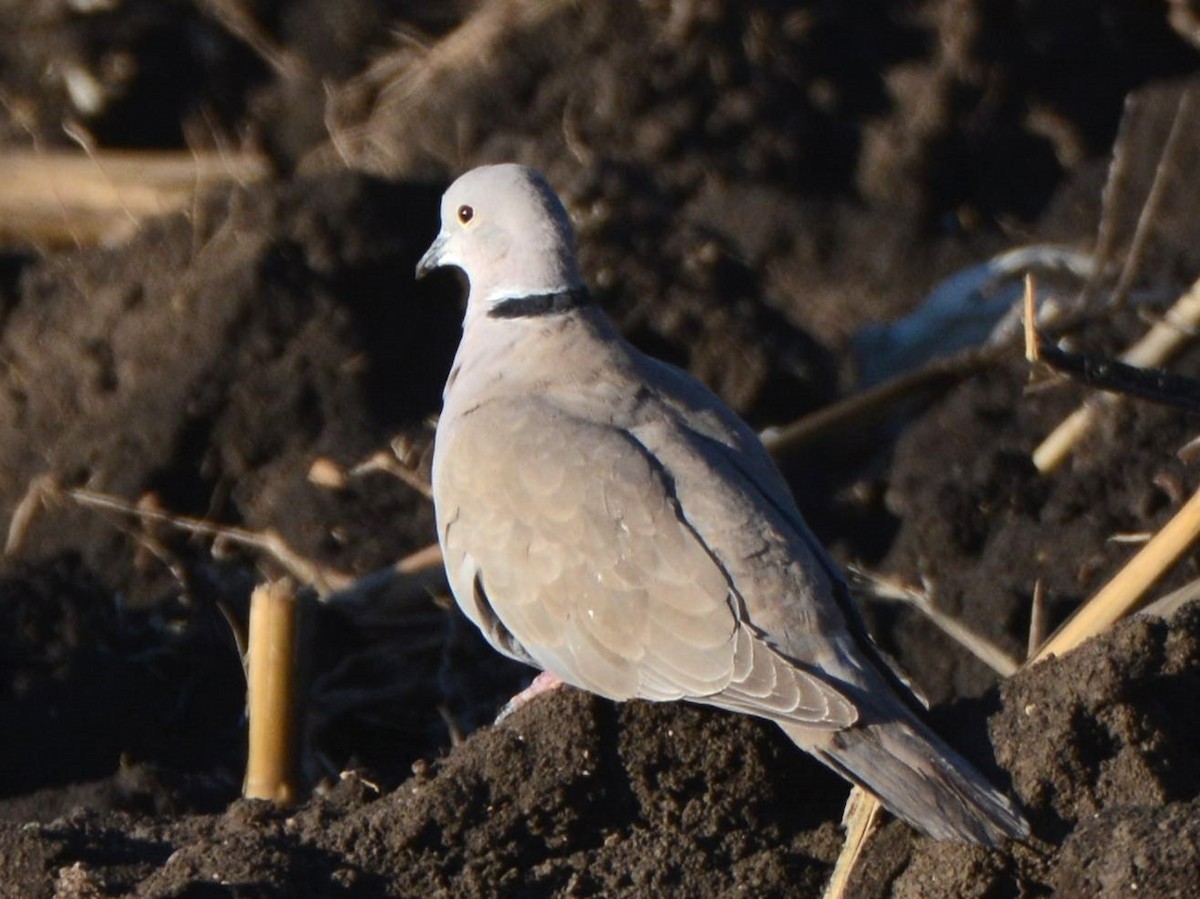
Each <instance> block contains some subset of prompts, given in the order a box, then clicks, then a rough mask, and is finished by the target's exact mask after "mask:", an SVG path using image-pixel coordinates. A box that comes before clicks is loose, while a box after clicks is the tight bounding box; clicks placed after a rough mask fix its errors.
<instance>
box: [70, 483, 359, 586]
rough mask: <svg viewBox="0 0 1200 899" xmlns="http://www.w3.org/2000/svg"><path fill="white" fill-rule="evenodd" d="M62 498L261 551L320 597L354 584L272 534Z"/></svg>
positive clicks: (86, 493) (116, 503)
mask: <svg viewBox="0 0 1200 899" xmlns="http://www.w3.org/2000/svg"><path fill="white" fill-rule="evenodd" d="M61 494H62V495H63V496H66V497H68V498H70V499H72V500H74V501H75V502H77V503H79V504H80V505H81V506H90V507H92V508H96V509H107V510H109V511H112V512H120V513H121V514H123V515H132V516H134V517H136V518H139V519H141V520H143V521H161V522H163V523H164V524H169V525H171V526H172V527H174V528H177V529H179V530H181V531H185V532H187V533H191V534H199V535H201V536H205V537H216V538H218V539H221V540H228V541H229V542H231V543H237V544H239V545H242V546H248V547H251V548H253V549H258V550H261V551H263V552H266V553H267V554H268V555H270V556H272V557H273V558H274V559H275V561H277V562H278V563H279V564H280V565H282V566H283V567H284V568H285V569H287V571H288V573H289V574H290V575H292V576H293V577H295V578H296V579H297V580H299V581H300V582H301V583H304V584H307V585H311V586H312V587H313V588H314V589H316V590H317V592H318V593H320V594H321V595H325V594H327V593H330V592H332V591H334V590H337V589H341V588H343V587H345V586H346V585H347V584H349V583H350V581H351V578H349V577H347V576H346V575H344V574H341V573H340V572H337V571H333V570H331V569H327V568H324V567H322V566H320V565H317V564H316V563H315V562H312V561H310V560H309V559H306V558H305V557H304V556H302V555H300V554H299V553H298V552H296V551H295V550H294V549H292V548H291V546H289V545H288V543H287V541H285V540H284V539H283V538H282V537H280V536H279V534H277V533H276V532H275V531H272V530H266V531H262V532H258V531H251V530H247V529H245V528H238V527H232V526H230V525H221V524H216V523H214V522H211V521H205V520H204V519H202V518H192V517H190V516H187V515H174V514H170V513H167V512H159V511H157V510H155V509H146V508H142V507H139V506H136V505H134V504H132V503H129V502H126V501H125V500H123V499H119V498H117V497H115V496H109V495H108V494H104V493H98V492H96V491H94V490H86V489H83V488H77V489H74V490H62V491H61Z"/></svg>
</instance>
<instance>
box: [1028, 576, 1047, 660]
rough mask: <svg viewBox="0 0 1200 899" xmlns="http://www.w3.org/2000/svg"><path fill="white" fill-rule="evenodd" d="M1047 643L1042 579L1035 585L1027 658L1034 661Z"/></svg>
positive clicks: (1044, 592)
mask: <svg viewBox="0 0 1200 899" xmlns="http://www.w3.org/2000/svg"><path fill="white" fill-rule="evenodd" d="M1045 642H1046V588H1045V585H1043V584H1042V579H1041V578H1038V579H1037V580H1036V581H1034V583H1033V602H1032V603H1031V604H1030V608H1029V642H1028V643H1026V645H1025V658H1026V659H1032V658H1033V657H1034V656H1036V655H1037V651H1038V650H1039V649H1040V648H1041V646H1042V644H1043V643H1045Z"/></svg>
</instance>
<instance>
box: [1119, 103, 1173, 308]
mask: <svg viewBox="0 0 1200 899" xmlns="http://www.w3.org/2000/svg"><path fill="white" fill-rule="evenodd" d="M1191 106H1192V92H1191V91H1190V90H1188V91H1184V93H1183V96H1181V97H1180V98H1179V104H1178V105H1177V106H1176V107H1175V118H1174V119H1173V120H1172V122H1171V131H1170V133H1169V134H1168V135H1167V141H1166V143H1165V144H1164V145H1163V150H1162V153H1161V154H1159V158H1158V166H1157V168H1155V170H1154V180H1153V181H1152V182H1151V184H1150V192H1149V193H1148V194H1147V195H1146V202H1145V203H1144V204H1143V205H1142V212H1141V214H1140V215H1139V216H1138V220H1137V227H1136V228H1135V229H1134V232H1133V239H1132V240H1131V241H1130V243H1129V252H1128V253H1126V254H1125V265H1124V266H1123V267H1122V269H1121V276H1120V278H1118V279H1117V286H1116V287H1114V288H1113V294H1112V300H1111V301H1110V302H1111V303H1112V305H1113V306H1115V307H1118V308H1119V307H1121V306H1123V305H1124V304H1125V299H1126V298H1127V297H1128V296H1129V288H1130V287H1132V286H1133V280H1134V278H1136V277H1137V273H1138V269H1140V268H1141V265H1142V255H1143V254H1144V253H1145V251H1146V241H1148V240H1149V239H1150V234H1151V232H1152V231H1153V230H1154V225H1155V223H1156V221H1157V220H1158V212H1159V209H1160V208H1161V207H1162V201H1163V197H1165V196H1166V192H1167V185H1168V184H1169V183H1170V181H1171V178H1170V176H1171V175H1172V174H1173V172H1172V167H1173V165H1174V163H1175V157H1176V156H1177V155H1178V154H1179V144H1180V140H1181V139H1182V137H1183V134H1184V131H1185V129H1184V127H1183V123H1184V121H1185V120H1186V119H1187V117H1188V113H1189V112H1190V111H1191Z"/></svg>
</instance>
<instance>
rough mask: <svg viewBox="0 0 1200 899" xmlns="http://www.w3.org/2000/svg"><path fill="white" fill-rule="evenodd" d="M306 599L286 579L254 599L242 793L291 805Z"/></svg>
mask: <svg viewBox="0 0 1200 899" xmlns="http://www.w3.org/2000/svg"><path fill="white" fill-rule="evenodd" d="M302 613H303V603H302V601H301V600H299V599H298V598H297V597H296V592H295V585H294V584H292V582H291V581H289V580H288V579H286V578H284V579H283V580H279V581H274V582H272V583H269V584H260V585H259V586H258V587H256V588H255V590H254V593H253V594H252V595H251V597H250V639H249V648H248V652H247V668H248V680H249V686H248V698H249V701H248V706H249V717H250V727H249V753H248V755H247V759H246V780H245V782H244V784H243V786H242V795H243V796H245V797H246V798H247V799H267V800H270V801H271V802H275V803H278V804H280V805H290V804H291V803H292V802H294V801H295V799H296V795H297V775H298V772H299V764H298V755H299V751H298V750H299V735H300V726H299V722H298V717H299V712H300V701H299V695H300V691H299V686H298V681H299V671H300V664H301V662H300V655H301V648H302V647H301V630H302V617H303V616H302Z"/></svg>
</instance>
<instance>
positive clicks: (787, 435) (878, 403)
mask: <svg viewBox="0 0 1200 899" xmlns="http://www.w3.org/2000/svg"><path fill="white" fill-rule="evenodd" d="M1000 353H1001V351H1000V350H999V348H997V347H983V348H977V349H970V350H964V351H962V352H960V353H956V354H955V355H953V356H947V357H945V358H943V359H935V360H933V361H932V362H930V363H928V364H926V365H923V366H921V367H920V368H919V369H917V370H916V371H911V372H906V373H904V374H901V375H897V376H896V377H894V378H891V379H889V380H887V381H884V382H883V383H882V384H879V385H878V386H876V387H871V388H869V389H867V390H864V391H862V392H861V393H856V394H854V395H852V396H849V397H846V398H845V399H842V400H839V401H838V402H836V403H833V404H831V405H829V406H825V407H823V408H821V409H818V410H817V411H816V412H813V413H810V414H809V415H805V416H804V417H803V418H800V419H797V420H796V421H794V422H792V423H791V424H788V425H785V426H783V427H781V428H773V429H771V430H770V431H768V432H766V433H765V434H764V435H763V444H764V445H765V446H766V448H767V450H768V452H770V453H771V454H772V455H773V456H776V457H778V456H781V455H787V454H789V453H793V452H796V451H798V450H801V449H804V448H805V447H808V446H811V445H812V444H814V443H817V442H819V441H821V440H823V439H826V438H827V437H829V436H831V435H833V434H837V433H840V432H842V431H844V430H845V429H846V428H847V427H850V426H852V425H855V424H859V423H862V422H868V423H873V422H877V421H879V420H880V419H881V418H882V417H883V416H884V415H887V414H890V413H891V412H894V411H895V409H896V404H897V403H898V402H900V401H902V400H904V399H906V398H908V397H911V396H913V395H914V394H919V393H921V392H923V391H930V392H932V391H935V390H946V389H948V388H950V387H952V386H954V385H955V384H957V383H959V382H960V381H963V380H965V379H967V378H969V377H970V376H971V375H973V374H975V373H977V372H978V371H980V370H981V369H983V368H986V367H987V366H988V365H991V364H993V363H994V362H995V361H996V360H997V359H999V358H1000Z"/></svg>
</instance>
